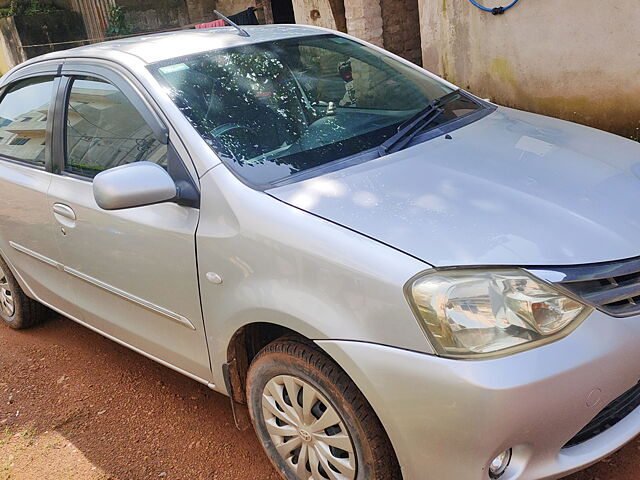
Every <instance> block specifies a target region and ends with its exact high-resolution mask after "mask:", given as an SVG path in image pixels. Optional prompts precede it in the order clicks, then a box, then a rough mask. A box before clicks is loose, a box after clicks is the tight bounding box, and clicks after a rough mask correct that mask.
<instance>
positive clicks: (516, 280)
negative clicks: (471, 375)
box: [407, 269, 593, 358]
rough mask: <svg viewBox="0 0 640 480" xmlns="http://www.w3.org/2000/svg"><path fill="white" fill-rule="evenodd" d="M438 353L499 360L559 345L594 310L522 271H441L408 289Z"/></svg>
mask: <svg viewBox="0 0 640 480" xmlns="http://www.w3.org/2000/svg"><path fill="white" fill-rule="evenodd" d="M407 296H408V297H409V300H410V302H411V304H412V306H413V307H414V310H415V312H416V314H417V316H418V320H419V321H420V324H421V325H422V327H423V329H424V331H425V332H426V334H427V335H428V337H429V338H430V339H431V341H432V343H433V346H434V348H435V349H436V351H437V352H438V353H439V354H440V355H442V356H446V357H454V358H470V357H479V356H499V355H505V354H507V353H513V352H515V351H519V350H525V349H529V348H533V347H535V346H537V345H540V344H542V343H547V342H550V341H554V340H557V339H558V338H561V337H563V336H565V335H567V334H568V333H569V332H570V331H572V330H573V329H574V328H575V327H577V326H578V325H579V324H580V322H581V321H582V320H584V319H585V318H586V317H587V316H588V315H589V314H590V313H591V311H592V310H593V309H592V308H591V307H588V306H587V305H584V304H582V303H581V302H579V301H577V300H575V299H573V298H570V297H567V296H566V295H564V294H563V293H562V292H560V291H558V290H556V289H555V288H554V287H552V286H551V285H549V284H547V283H545V282H543V281H542V280H539V279H536V278H535V277H533V276H532V275H530V274H528V273H527V272H525V271H524V270H520V269H500V270H498V269H496V270H472V269H468V270H437V271H433V272H428V273H426V274H425V275H423V276H420V277H418V278H416V279H414V280H413V281H411V282H410V283H409V284H408V285H407Z"/></svg>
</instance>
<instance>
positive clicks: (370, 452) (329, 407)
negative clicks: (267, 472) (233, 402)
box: [247, 339, 402, 480]
mask: <svg viewBox="0 0 640 480" xmlns="http://www.w3.org/2000/svg"><path fill="white" fill-rule="evenodd" d="M247 397H248V402H247V403H248V406H249V413H250V414H251V418H252V420H253V424H254V427H255V430H256V433H257V434H258V438H259V439H260V441H261V442H262V446H263V447H264V449H265V451H266V453H267V455H268V457H269V459H270V460H271V462H272V463H273V464H274V466H275V467H276V468H277V469H278V471H279V472H280V473H281V474H282V476H283V477H284V478H286V479H288V480H400V479H401V478H402V476H401V474H400V468H399V466H398V462H397V460H396V456H395V453H394V451H393V448H392V446H391V443H390V441H389V438H388V437H387V434H386V432H385V431H384V429H383V427H382V424H381V423H380V420H379V419H378V417H377V416H376V414H375V413H374V411H373V409H372V408H371V406H370V405H369V403H368V402H367V400H366V399H365V398H364V396H363V395H362V393H361V392H360V391H359V390H358V388H357V387H356V386H355V384H354V383H353V382H352V381H351V379H350V378H349V377H348V376H347V375H346V373H345V372H344V371H343V370H342V369H341V368H340V367H339V366H338V365H337V364H336V363H335V362H334V361H333V360H331V359H330V358H329V357H327V356H326V355H325V354H324V353H323V352H322V351H321V350H319V349H318V348H317V347H316V346H315V345H313V344H309V343H306V342H301V341H297V340H290V339H285V340H279V341H276V342H274V343H271V344H269V345H267V346H266V347H265V348H264V349H263V350H262V351H260V353H258V355H257V356H256V358H255V359H254V360H253V362H252V363H251V367H250V368H249V373H248V376H247Z"/></svg>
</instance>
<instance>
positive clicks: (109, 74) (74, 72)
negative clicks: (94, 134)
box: [62, 63, 169, 145]
mask: <svg viewBox="0 0 640 480" xmlns="http://www.w3.org/2000/svg"><path fill="white" fill-rule="evenodd" d="M62 76H63V77H66V78H69V77H83V76H88V77H94V78H97V79H100V80H103V81H105V82H108V83H110V84H111V85H113V86H114V87H116V88H117V89H118V90H120V92H121V93H122V94H123V95H124V96H125V98H126V99H127V100H128V101H129V102H131V105H133V107H134V108H135V109H136V110H137V111H138V113H139V114H140V115H141V116H142V118H143V119H144V121H145V122H146V124H147V125H148V126H149V128H151V130H152V131H153V134H154V135H155V137H156V140H158V142H160V143H161V144H163V145H167V144H168V143H169V129H168V128H167V126H166V125H165V123H164V122H163V121H162V119H160V117H159V116H158V115H157V113H156V112H155V111H154V110H153V109H152V108H150V107H149V106H148V105H147V103H146V102H145V100H144V99H143V97H142V96H141V95H140V94H139V93H138V92H137V90H136V87H134V86H133V85H132V84H131V83H130V82H129V81H128V80H127V79H126V78H125V77H123V76H122V75H120V74H118V73H116V72H114V71H113V70H111V69H109V68H106V67H104V66H102V65H93V64H80V63H65V64H64V65H63V68H62ZM68 88H69V87H68V86H67V89H68Z"/></svg>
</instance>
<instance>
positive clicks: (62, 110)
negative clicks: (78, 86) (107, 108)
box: [53, 66, 170, 182]
mask: <svg viewBox="0 0 640 480" xmlns="http://www.w3.org/2000/svg"><path fill="white" fill-rule="evenodd" d="M91 67H93V66H89V67H88V68H86V67H85V68H82V69H69V70H65V69H64V68H63V71H62V77H61V79H60V86H59V88H58V91H57V94H56V113H55V117H56V120H55V126H54V137H55V140H54V142H53V144H54V149H55V150H54V152H53V154H54V155H53V158H54V162H53V163H54V165H53V171H54V173H59V174H61V175H64V176H68V177H71V178H75V179H77V180H85V181H90V182H93V177H89V176H85V175H80V174H78V173H74V172H71V171H69V170H67V169H66V168H65V164H66V159H67V114H68V111H67V103H68V100H69V98H70V95H71V89H72V88H73V81H74V79H76V78H78V77H90V78H95V79H97V80H102V81H105V82H107V83H109V84H110V85H112V86H114V87H116V88H117V89H118V90H119V91H120V93H122V94H123V95H124V97H125V98H126V99H127V101H129V102H130V103H131V105H133V107H134V108H135V109H136V111H137V112H138V113H140V115H141V116H142V119H143V120H144V122H145V123H146V124H147V126H148V127H149V128H150V129H151V130H152V132H153V134H154V136H155V137H156V140H158V141H159V142H160V143H161V144H162V145H166V146H167V147H168V146H169V143H170V142H169V130H168V129H167V127H166V126H165V125H164V122H162V120H160V119H159V118H158V116H157V115H156V113H155V112H153V111H152V110H151V109H149V108H148V107H147V105H146V103H145V102H144V100H143V99H142V98H141V96H140V95H139V94H138V93H137V92H136V90H135V88H134V87H132V86H130V85H129V84H128V82H127V81H126V80H125V79H124V78H123V77H121V76H120V75H118V74H117V73H115V72H111V71H110V70H108V69H106V68H104V67H100V66H96V69H99V70H104V71H106V72H109V75H102V74H101V72H100V71H98V72H97V73H96V72H95V71H93V69H92V68H91ZM143 112H145V113H143ZM154 125H155V128H154Z"/></svg>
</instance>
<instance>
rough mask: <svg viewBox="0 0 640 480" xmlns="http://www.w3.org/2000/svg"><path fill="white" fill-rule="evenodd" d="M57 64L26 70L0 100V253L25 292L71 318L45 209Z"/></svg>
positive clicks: (68, 295) (72, 311) (66, 288)
mask: <svg viewBox="0 0 640 480" xmlns="http://www.w3.org/2000/svg"><path fill="white" fill-rule="evenodd" d="M58 67H59V64H57V63H47V64H44V65H42V64H41V65H37V66H32V67H26V68H23V69H21V70H19V71H18V72H16V73H15V74H13V75H12V77H11V80H10V82H9V84H7V85H6V86H5V87H4V88H3V89H2V92H1V97H0V252H1V253H2V256H3V257H4V258H5V260H6V261H7V262H8V263H9V264H10V265H11V266H12V267H13V270H14V273H15V274H16V276H17V277H18V279H19V280H20V281H21V283H22V284H23V287H24V288H25V291H27V292H29V294H30V295H32V296H35V297H36V298H37V299H38V300H40V301H41V302H43V303H46V304H48V305H49V306H52V307H54V308H56V309H58V310H61V311H64V312H65V313H68V314H69V315H72V316H73V315H74V314H77V310H76V309H75V307H74V302H73V293H72V290H71V288H70V285H69V282H68V278H67V275H66V274H65V273H64V272H63V271H62V269H61V268H60V267H61V263H60V252H59V250H58V247H57V245H56V243H55V241H54V234H53V228H54V225H53V217H52V215H51V213H50V210H49V208H48V205H47V191H48V189H49V186H50V183H51V179H52V173H51V149H50V147H51V125H52V113H53V104H54V98H55V92H56V89H57V86H58V83H59V78H57V71H58Z"/></svg>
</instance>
